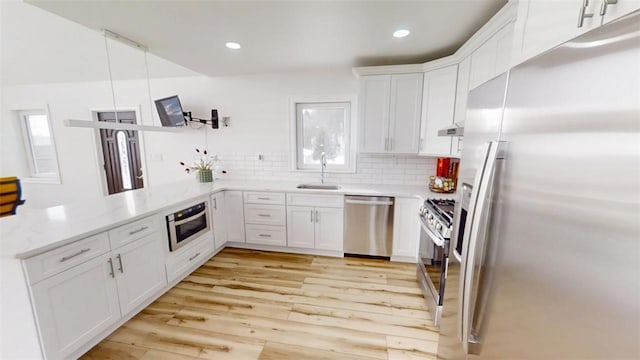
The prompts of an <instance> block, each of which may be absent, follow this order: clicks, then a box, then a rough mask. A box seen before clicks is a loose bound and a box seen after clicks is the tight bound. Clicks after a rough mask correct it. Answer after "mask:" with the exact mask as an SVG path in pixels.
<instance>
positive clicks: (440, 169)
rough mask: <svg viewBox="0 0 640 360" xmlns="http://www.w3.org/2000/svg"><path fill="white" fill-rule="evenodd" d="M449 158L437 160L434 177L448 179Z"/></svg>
mask: <svg viewBox="0 0 640 360" xmlns="http://www.w3.org/2000/svg"><path fill="white" fill-rule="evenodd" d="M450 161H451V159H450V158H438V165H437V167H436V176H438V177H443V178H448V177H449V162H450Z"/></svg>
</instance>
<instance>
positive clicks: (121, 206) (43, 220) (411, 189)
mask: <svg viewBox="0 0 640 360" xmlns="http://www.w3.org/2000/svg"><path fill="white" fill-rule="evenodd" d="M298 184H299V183H298V182H295V183H294V182H264V181H233V180H218V181H215V182H213V183H199V182H196V181H193V180H189V181H181V182H177V183H171V184H165V185H159V186H155V187H149V188H145V189H140V190H134V191H127V192H124V193H120V194H114V195H110V196H107V197H102V198H94V199H90V200H87V201H86V202H82V203H73V204H68V205H60V206H54V207H50V208H47V209H37V210H34V209H28V208H25V209H19V210H18V214H17V215H15V216H9V217H5V218H1V219H0V256H2V257H13V258H20V259H24V258H28V257H31V256H34V255H37V254H40V253H43V252H45V251H48V250H51V249H54V248H56V247H60V246H62V245H65V244H68V243H71V242H73V241H76V240H79V239H82V238H85V237H87V236H91V235H93V234H97V233H100V232H103V231H105V230H108V229H111V228H113V227H116V226H119V225H122V224H125V223H128V222H131V221H133V220H136V219H140V218H143V217H146V216H151V215H155V214H158V213H161V212H163V210H167V209H169V208H172V207H175V206H178V205H179V204H180V203H182V202H184V201H189V200H193V199H195V198H198V197H206V196H208V195H209V194H212V193H215V192H218V191H223V190H242V191H278V192H304V193H309V194H325V195H329V194H348V195H374V196H375V195H380V196H395V197H417V198H420V199H427V198H453V197H455V194H437V193H432V192H430V191H429V190H428V189H427V188H425V187H423V186H405V185H366V184H345V185H340V189H339V190H309V189H304V190H302V189H296V186H297V185H298ZM416 210H417V209H416Z"/></svg>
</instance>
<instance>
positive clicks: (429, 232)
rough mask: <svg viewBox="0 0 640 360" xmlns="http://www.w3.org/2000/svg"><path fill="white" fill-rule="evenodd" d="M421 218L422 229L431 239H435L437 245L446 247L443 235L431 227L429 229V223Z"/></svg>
mask: <svg viewBox="0 0 640 360" xmlns="http://www.w3.org/2000/svg"><path fill="white" fill-rule="evenodd" d="M419 220H420V226H422V229H423V230H424V232H425V233H426V234H427V235H429V238H430V239H431V241H433V243H434V244H436V246H439V247H444V239H442V238H441V237H439V236H438V235H436V234H435V233H434V232H433V231H432V230H431V229H429V227H427V225H426V224H425V223H424V222H423V221H422V219H419Z"/></svg>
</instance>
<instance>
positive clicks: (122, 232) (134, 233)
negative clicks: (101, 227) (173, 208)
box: [109, 216, 160, 250]
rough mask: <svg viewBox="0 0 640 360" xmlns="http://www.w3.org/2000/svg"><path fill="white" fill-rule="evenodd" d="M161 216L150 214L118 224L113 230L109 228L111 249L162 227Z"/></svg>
mask: <svg viewBox="0 0 640 360" xmlns="http://www.w3.org/2000/svg"><path fill="white" fill-rule="evenodd" d="M159 223H160V218H159V216H149V217H147V218H144V219H140V220H137V221H134V222H131V223H128V224H126V225H122V226H118V227H117V228H115V229H113V230H109V242H110V243H111V249H113V250H115V249H117V248H119V247H120V246H122V245H125V244H128V243H130V242H132V241H133V240H137V239H141V238H143V237H145V236H147V235H149V234H151V233H152V232H154V231H157V230H158V229H160V226H159Z"/></svg>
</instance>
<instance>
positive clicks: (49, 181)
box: [20, 177, 62, 185]
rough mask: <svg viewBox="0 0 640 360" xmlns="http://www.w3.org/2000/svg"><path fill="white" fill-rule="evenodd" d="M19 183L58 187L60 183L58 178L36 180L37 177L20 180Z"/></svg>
mask: <svg viewBox="0 0 640 360" xmlns="http://www.w3.org/2000/svg"><path fill="white" fill-rule="evenodd" d="M20 181H21V182H23V183H25V184H52V185H60V184H62V182H61V181H60V179H59V178H57V177H56V178H44V177H43V178H38V177H28V178H22V179H20Z"/></svg>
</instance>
